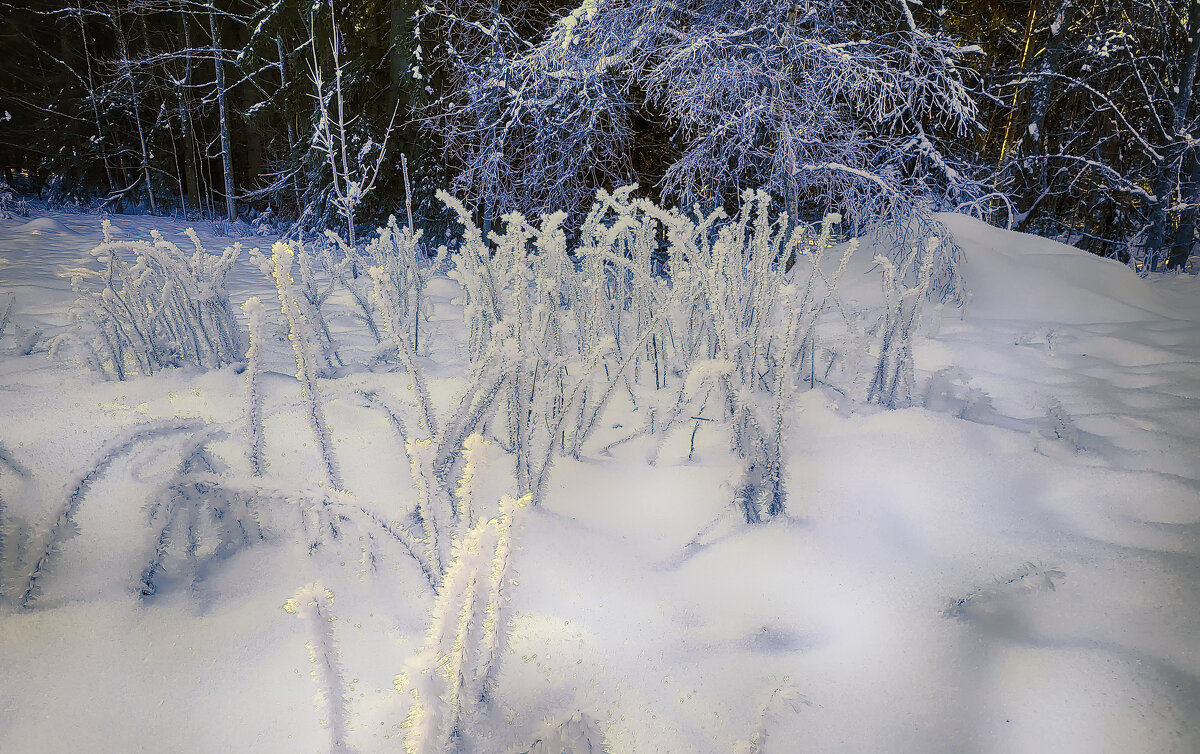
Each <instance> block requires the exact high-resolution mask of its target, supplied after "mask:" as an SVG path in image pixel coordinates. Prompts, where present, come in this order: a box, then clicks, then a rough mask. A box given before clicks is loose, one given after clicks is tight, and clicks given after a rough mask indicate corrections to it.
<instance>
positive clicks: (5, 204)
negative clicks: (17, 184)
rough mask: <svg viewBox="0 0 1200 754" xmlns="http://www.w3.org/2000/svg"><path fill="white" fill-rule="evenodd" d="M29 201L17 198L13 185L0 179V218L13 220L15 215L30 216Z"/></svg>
mask: <svg viewBox="0 0 1200 754" xmlns="http://www.w3.org/2000/svg"><path fill="white" fill-rule="evenodd" d="M28 216H29V202H27V201H26V200H24V199H19V198H17V194H16V192H15V191H13V189H12V186H9V185H8V183H7V182H6V181H4V180H0V219H3V220H11V219H13V218H14V217H28Z"/></svg>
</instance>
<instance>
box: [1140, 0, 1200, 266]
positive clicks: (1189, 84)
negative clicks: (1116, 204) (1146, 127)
mask: <svg viewBox="0 0 1200 754" xmlns="http://www.w3.org/2000/svg"><path fill="white" fill-rule="evenodd" d="M1189 6H1190V7H1189V9H1188V20H1187V33H1188V34H1190V37H1188V38H1187V39H1188V48H1187V54H1186V56H1185V57H1184V58H1183V60H1181V61H1180V63H1181V65H1180V70H1179V75H1178V77H1177V78H1176V79H1175V87H1174V90H1175V101H1174V102H1172V103H1171V108H1172V110H1173V111H1174V112H1173V117H1172V122H1171V133H1170V134H1169V136H1170V138H1171V143H1170V144H1168V145H1167V148H1166V149H1164V150H1163V158H1162V160H1160V161H1159V166H1158V178H1157V179H1156V180H1155V181H1154V204H1153V205H1151V212H1152V214H1151V217H1150V231H1149V233H1148V234H1147V236H1146V252H1147V253H1148V254H1149V259H1148V260H1147V264H1146V266H1147V268H1148V269H1149V270H1150V271H1152V272H1153V271H1157V270H1158V267H1159V262H1160V261H1165V258H1166V257H1167V253H1165V252H1168V249H1167V248H1165V247H1166V240H1167V229H1168V228H1169V227H1170V214H1171V198H1172V196H1173V195H1174V194H1175V193H1176V192H1177V191H1178V190H1179V188H1180V186H1181V184H1182V183H1183V182H1184V180H1185V178H1184V165H1183V162H1184V160H1185V158H1186V157H1187V154H1188V153H1189V152H1190V151H1191V150H1190V149H1189V148H1188V144H1187V140H1188V134H1187V114H1188V109H1189V108H1190V107H1191V104H1192V91H1193V89H1194V88H1195V85H1196V65H1197V62H1200V33H1197V31H1198V30H1197V26H1200V0H1192V1H1191V3H1189Z"/></svg>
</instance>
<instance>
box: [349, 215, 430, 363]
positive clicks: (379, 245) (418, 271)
mask: <svg viewBox="0 0 1200 754" xmlns="http://www.w3.org/2000/svg"><path fill="white" fill-rule="evenodd" d="M421 235H422V233H421V231H419V230H416V231H414V230H413V229H412V228H411V227H404V228H401V227H400V226H399V224H398V223H397V222H396V217H395V216H394V215H391V216H389V217H388V219H387V223H386V224H385V225H383V226H382V227H380V228H379V229H378V230H377V231H376V235H375V238H373V239H372V240H371V242H370V243H369V244H367V248H366V250H365V252H364V255H365V257H366V259H367V261H368V262H369V263H370V265H371V267H372V279H373V280H374V281H375V290H374V293H375V296H376V301H377V306H380V308H383V307H384V304H382V303H379V302H380V301H381V300H386V302H387V303H386V307H387V308H389V309H391V310H393V311H394V315H395V321H396V323H397V324H400V325H401V328H400V330H399V332H397V331H395V330H392V337H393V338H399V337H405V338H409V337H410V336H411V340H412V348H413V351H414V352H416V353H420V351H421V321H422V320H423V319H425V317H426V316H427V313H428V312H427V309H428V306H429V304H428V301H427V300H426V295H425V289H426V287H427V286H428V284H429V281H430V280H431V279H432V278H433V276H434V275H436V274H437V272H438V270H440V269H441V266H442V263H443V262H444V261H445V259H446V255H447V253H448V252H447V250H446V247H445V246H442V247H440V248H439V249H438V253H437V256H436V257H434V258H433V259H431V260H425V261H422V259H421V257H422V256H423V255H422V253H421ZM376 268H379V269H380V270H381V271H382V273H383V275H384V277H385V279H386V280H387V285H386V286H383V287H380V283H379V276H377V275H376V273H375V272H374V270H375V269H376Z"/></svg>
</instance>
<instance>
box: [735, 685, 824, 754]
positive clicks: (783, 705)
mask: <svg viewBox="0 0 1200 754" xmlns="http://www.w3.org/2000/svg"><path fill="white" fill-rule="evenodd" d="M784 680H786V679H784ZM802 704H809V701H808V700H807V699H805V698H804V696H803V695H801V694H800V692H799V690H798V689H797V688H796V687H795V686H793V685H791V684H785V685H783V686H780V687H779V688H776V689H775V690H774V691H772V692H771V695H770V696H769V697H768V698H767V701H766V702H765V703H764V704H763V706H762V709H761V710H760V711H759V713H758V717H757V718H756V719H755V720H754V726H753V729H752V730H751V732H750V736H749V737H748V738H746V739H744V740H742V741H738V742H737V744H736V745H735V746H734V749H733V750H734V752H735V754H762V753H763V752H764V751H766V750H767V749H766V743H767V738H768V735H769V734H770V732H771V731H770V729H771V726H774V725H778V724H779V722H780V719H781V718H782V717H783V715H784V713H785V712H788V711H791V712H793V713H795V712H799V711H800V705H802Z"/></svg>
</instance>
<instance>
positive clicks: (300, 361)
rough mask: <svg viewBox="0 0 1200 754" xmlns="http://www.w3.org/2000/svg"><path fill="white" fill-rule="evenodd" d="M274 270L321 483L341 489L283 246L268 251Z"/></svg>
mask: <svg viewBox="0 0 1200 754" xmlns="http://www.w3.org/2000/svg"><path fill="white" fill-rule="evenodd" d="M271 256H272V261H273V264H274V267H273V269H272V278H273V279H274V281H275V290H276V291H277V293H278V294H279V306H280V308H281V309H282V310H283V315H284V317H285V318H286V319H287V323H288V329H289V334H288V338H289V340H291V342H292V351H293V353H294V354H295V356H296V379H297V380H299V382H300V389H301V392H302V393H303V395H304V399H305V407H306V408H307V418H308V423H309V426H310V427H311V428H312V432H313V437H314V439H315V440H316V442H317V449H318V450H319V452H320V454H321V461H322V464H323V465H324V471H325V479H326V481H327V482H328V483H329V486H331V487H333V488H335V489H341V488H342V476H341V472H340V471H339V470H338V466H337V460H336V459H335V458H334V455H333V441H332V439H330V437H329V426H328V425H327V424H326V422H325V409H324V406H323V405H322V402H321V391H320V386H319V385H318V384H317V367H316V358H315V355H314V352H315V350H316V349H315V348H314V347H313V339H314V336H313V331H312V326H311V323H310V321H309V319H308V318H307V317H306V316H305V314H304V311H303V309H302V307H301V305H300V303H299V300H298V299H297V297H296V291H295V287H294V280H293V279H292V264H293V261H294V259H295V256H296V254H295V252H294V251H293V250H292V247H291V246H289V245H288V244H286V243H283V242H277V243H276V244H275V245H274V246H273V247H272V249H271Z"/></svg>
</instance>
